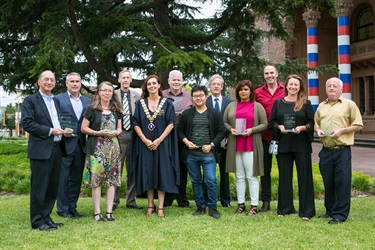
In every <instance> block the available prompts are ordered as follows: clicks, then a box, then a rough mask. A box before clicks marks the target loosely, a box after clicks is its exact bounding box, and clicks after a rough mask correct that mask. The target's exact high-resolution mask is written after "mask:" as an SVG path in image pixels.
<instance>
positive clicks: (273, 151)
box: [268, 140, 279, 155]
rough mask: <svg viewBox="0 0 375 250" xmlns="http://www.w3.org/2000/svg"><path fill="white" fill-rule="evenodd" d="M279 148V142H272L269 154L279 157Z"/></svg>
mask: <svg viewBox="0 0 375 250" xmlns="http://www.w3.org/2000/svg"><path fill="white" fill-rule="evenodd" d="M278 148H279V142H278V141H276V140H272V141H271V142H270V147H269V148H268V153H270V154H272V155H277V151H278Z"/></svg>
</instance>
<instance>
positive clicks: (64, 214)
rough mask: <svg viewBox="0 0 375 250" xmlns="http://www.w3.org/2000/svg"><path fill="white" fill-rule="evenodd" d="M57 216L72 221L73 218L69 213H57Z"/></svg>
mask: <svg viewBox="0 0 375 250" xmlns="http://www.w3.org/2000/svg"><path fill="white" fill-rule="evenodd" d="M58 215H59V216H61V217H64V218H66V219H73V218H74V215H73V214H71V213H69V212H62V213H58Z"/></svg>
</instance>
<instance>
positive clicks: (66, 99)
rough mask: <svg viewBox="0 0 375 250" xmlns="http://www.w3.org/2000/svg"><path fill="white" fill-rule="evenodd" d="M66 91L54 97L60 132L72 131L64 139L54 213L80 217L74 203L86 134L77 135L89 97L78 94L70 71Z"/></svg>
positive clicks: (75, 75)
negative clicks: (59, 115) (58, 114)
mask: <svg viewBox="0 0 375 250" xmlns="http://www.w3.org/2000/svg"><path fill="white" fill-rule="evenodd" d="M65 84H66V87H67V90H68V91H67V92H65V93H63V94H60V95H58V96H56V98H57V99H58V100H59V101H60V109H61V114H62V115H61V117H64V118H63V119H60V123H61V126H62V128H63V129H65V128H66V127H68V128H71V129H73V134H74V136H72V137H69V138H66V139H65V140H64V143H65V147H66V153H67V155H66V157H63V158H62V165H61V173H60V184H59V191H58V194H57V214H58V215H60V216H62V217H64V218H80V217H82V215H81V214H79V213H78V212H77V202H78V198H79V194H80V191H81V183H82V173H83V166H84V164H85V153H84V151H83V149H84V147H85V144H86V135H85V134H83V133H81V123H82V119H83V114H84V112H85V110H86V108H87V106H88V105H89V104H90V103H91V100H90V98H88V97H85V96H82V95H81V94H80V89H81V85H82V84H81V76H80V74H78V73H75V72H72V73H69V74H68V75H67V76H66V83H65Z"/></svg>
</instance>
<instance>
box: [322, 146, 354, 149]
mask: <svg viewBox="0 0 375 250" xmlns="http://www.w3.org/2000/svg"><path fill="white" fill-rule="evenodd" d="M346 147H348V146H333V147H330V148H328V147H325V148H327V149H329V150H341V149H344V148H346Z"/></svg>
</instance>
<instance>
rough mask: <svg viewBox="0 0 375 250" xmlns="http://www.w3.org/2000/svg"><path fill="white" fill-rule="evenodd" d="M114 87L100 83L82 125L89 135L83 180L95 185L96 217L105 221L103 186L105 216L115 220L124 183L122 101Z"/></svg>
mask: <svg viewBox="0 0 375 250" xmlns="http://www.w3.org/2000/svg"><path fill="white" fill-rule="evenodd" d="M113 90H114V88H113V85H112V84H111V83H110V82H102V83H101V84H100V85H99V87H98V91H97V93H96V94H95V97H94V101H93V102H92V105H91V106H89V107H88V108H87V110H86V112H85V114H84V118H83V121H82V126H81V131H82V133H85V134H87V135H88V139H87V143H86V147H85V153H86V161H85V169H84V175H83V180H84V184H85V185H86V186H89V187H92V200H93V205H94V219H95V220H96V221H103V222H104V221H105V220H104V219H103V217H102V215H101V213H100V197H101V186H102V185H106V186H107V189H106V199H107V211H106V218H107V220H108V221H113V220H114V217H113V215H112V207H113V198H114V194H115V186H120V185H121V158H120V144H119V141H118V139H117V136H118V135H119V134H120V133H121V131H122V124H121V117H122V114H121V113H122V105H121V103H120V101H119V100H118V99H117V96H116V95H114V94H113Z"/></svg>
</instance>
